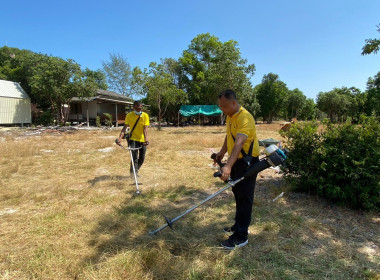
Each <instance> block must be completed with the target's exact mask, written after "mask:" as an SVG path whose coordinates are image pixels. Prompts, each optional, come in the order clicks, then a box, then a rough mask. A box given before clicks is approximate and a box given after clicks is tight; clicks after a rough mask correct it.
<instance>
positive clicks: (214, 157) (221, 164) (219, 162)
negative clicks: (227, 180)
mask: <svg viewBox="0 0 380 280" xmlns="http://www.w3.org/2000/svg"><path fill="white" fill-rule="evenodd" d="M211 159H213V160H215V161H216V163H217V164H218V165H219V166H220V168H222V167H223V166H224V163H223V162H222V161H221V160H220V159H216V154H215V153H212V155H211ZM216 173H217V172H216ZM216 173H215V174H216ZM215 174H214V177H220V176H215Z"/></svg>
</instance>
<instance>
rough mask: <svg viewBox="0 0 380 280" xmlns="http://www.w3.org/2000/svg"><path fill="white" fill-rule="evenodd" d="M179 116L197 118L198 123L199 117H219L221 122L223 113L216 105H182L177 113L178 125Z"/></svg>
mask: <svg viewBox="0 0 380 280" xmlns="http://www.w3.org/2000/svg"><path fill="white" fill-rule="evenodd" d="M179 115H181V116H183V117H193V116H198V119H199V123H200V116H208V117H210V116H220V118H221V120H222V116H223V112H222V111H221V110H220V109H219V107H218V106H217V105H182V106H181V108H180V109H179V112H178V123H179Z"/></svg>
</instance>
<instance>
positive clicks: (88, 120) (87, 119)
mask: <svg viewBox="0 0 380 280" xmlns="http://www.w3.org/2000/svg"><path fill="white" fill-rule="evenodd" d="M86 121H87V127H90V119H89V115H88V101H86Z"/></svg>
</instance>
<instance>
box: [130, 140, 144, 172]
mask: <svg viewBox="0 0 380 280" xmlns="http://www.w3.org/2000/svg"><path fill="white" fill-rule="evenodd" d="M128 143H129V147H130V148H140V147H141V149H138V150H132V151H131V152H132V158H133V162H132V161H131V167H130V169H129V172H130V173H133V166H132V164H134V166H135V170H136V173H137V172H138V170H139V169H140V168H141V166H142V165H143V163H144V160H145V153H146V146H144V145H143V143H142V142H138V141H134V140H129V142H128Z"/></svg>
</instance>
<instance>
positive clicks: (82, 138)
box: [0, 124, 380, 280]
mask: <svg viewBox="0 0 380 280" xmlns="http://www.w3.org/2000/svg"><path fill="white" fill-rule="evenodd" d="M279 127H280V126H279V124H273V125H264V124H263V125H259V126H258V127H257V129H258V135H259V138H260V139H265V138H275V139H279V138H280V136H279V134H278V132H277V130H278V129H279ZM224 132H225V129H224V127H187V128H164V129H163V131H156V130H155V129H153V128H151V129H150V130H149V134H150V135H149V136H150V137H149V140H150V142H151V145H150V146H149V148H148V151H147V159H146V162H145V164H144V166H143V168H142V170H141V172H140V173H141V175H142V179H141V180H140V181H141V183H142V185H140V189H141V191H142V194H141V195H139V196H136V195H135V194H134V192H135V187H134V183H133V181H132V180H131V179H130V178H129V176H128V175H129V159H130V158H129V154H128V153H127V152H126V151H124V150H122V149H120V148H118V147H117V146H116V145H115V144H114V139H115V138H116V136H117V135H118V134H119V129H118V130H81V131H73V132H72V131H68V132H66V133H57V132H54V131H50V132H48V133H42V134H36V133H35V132H34V133H31V131H26V130H21V129H20V130H4V129H2V130H1V131H0V154H1V157H0V174H1V177H0V221H1V227H0V244H1V245H0V279H345V280H346V279H379V277H380V276H379V275H380V270H379V262H380V259H379V257H380V253H379V246H380V244H379V236H380V234H379V224H380V217H379V215H378V213H363V212H357V211H353V210H349V209H344V208H339V207H336V206H334V205H331V204H330V203H328V202H326V201H324V200H319V199H318V198H315V197H309V196H307V195H302V194H297V193H292V192H290V191H289V190H288V188H287V186H286V185H285V183H284V182H283V181H282V180H281V176H280V175H279V174H277V173H275V171H274V170H271V169H269V170H265V171H264V172H262V173H261V174H260V175H259V177H258V181H257V190H256V197H255V206H254V213H253V221H252V224H251V227H250V232H251V235H250V237H249V246H246V247H244V248H241V249H239V250H235V251H232V252H226V251H224V250H222V249H221V248H219V243H220V241H221V240H223V239H224V238H225V236H223V234H222V233H221V229H222V228H223V227H225V226H228V225H230V224H231V222H232V219H233V215H234V202H233V196H232V195H231V192H230V191H227V192H225V193H223V194H222V195H220V196H218V197H216V198H215V199H213V200H211V201H209V202H208V203H207V204H205V205H203V206H201V207H200V208H198V209H196V210H195V211H194V212H193V213H190V214H189V215H187V216H185V217H184V218H183V219H181V220H179V221H178V222H176V223H175V224H174V227H175V231H171V230H170V229H168V228H166V229H164V230H163V231H162V232H160V233H159V234H158V235H156V236H149V235H148V232H149V231H150V230H153V229H156V228H158V227H159V226H161V225H163V223H164V220H163V218H162V214H165V215H167V216H169V217H170V218H174V217H175V216H177V215H179V214H181V213H182V212H184V211H185V210H186V209H188V208H190V207H191V206H193V205H194V204H195V203H197V202H199V201H200V200H202V199H203V198H205V197H207V196H208V195H209V194H211V193H213V192H215V191H216V190H218V189H219V188H220V187H222V186H224V184H222V183H220V182H219V181H217V180H216V179H215V178H213V177H212V174H213V172H214V171H215V170H213V169H212V168H210V166H209V165H210V164H211V160H210V154H211V150H212V149H214V150H215V151H217V150H218V148H219V147H220V146H221V144H222V143H223V139H224ZM282 191H285V195H284V197H282V198H280V199H278V200H277V201H276V202H272V199H273V198H274V197H276V196H277V195H278V194H279V193H281V192H282Z"/></svg>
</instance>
